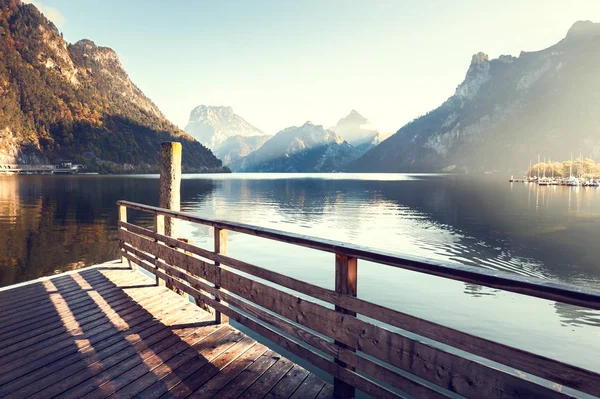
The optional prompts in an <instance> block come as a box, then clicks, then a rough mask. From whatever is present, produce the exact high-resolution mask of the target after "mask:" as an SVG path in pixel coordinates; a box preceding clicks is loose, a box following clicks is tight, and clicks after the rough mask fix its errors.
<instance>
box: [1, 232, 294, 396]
mask: <svg viewBox="0 0 600 399" xmlns="http://www.w3.org/2000/svg"><path fill="white" fill-rule="evenodd" d="M122 246H123V248H128V249H129V250H131V251H137V254H138V255H140V254H143V255H145V256H146V257H147V258H148V260H149V261H151V262H155V263H156V260H155V259H154V257H153V256H151V255H149V254H148V253H146V252H144V251H141V250H138V249H134V248H132V247H130V246H128V244H125V243H122ZM129 250H125V249H124V250H123V252H122V253H123V255H124V256H127V257H128V258H129V259H131V260H132V261H135V263H136V264H137V263H144V264H146V267H148V269H149V270H150V271H157V272H158V273H163V276H164V277H165V278H166V279H170V280H173V281H175V280H177V281H179V279H177V278H176V277H174V276H167V275H166V273H165V271H164V270H162V269H160V267H159V268H158V269H156V268H155V267H154V265H152V264H148V262H146V261H143V260H142V259H140V258H138V257H137V256H136V255H135V254H134V253H133V252H129ZM129 259H128V261H129ZM159 262H161V261H159ZM163 263H164V262H163ZM159 265H160V263H159ZM164 265H165V266H166V267H170V268H171V269H170V270H172V271H177V272H178V273H182V274H181V276H189V275H188V274H187V272H186V271H185V270H184V269H181V268H179V267H175V266H171V265H167V264H166V263H164ZM211 266H213V267H214V265H211ZM54 281H56V283H55V282H54ZM149 283H150V284H149ZM179 284H182V285H185V286H187V287H189V288H190V289H191V287H190V286H189V285H187V284H188V283H183V282H182V281H179ZM205 284H208V283H205ZM61 287H64V288H65V290H66V293H65V295H64V297H63V296H62V291H61ZM23 288H24V289H25V291H23V292H21V291H20V290H19V289H18V288H16V289H14V290H11V291H12V292H11V295H3V296H1V297H2V299H10V298H11V297H12V294H14V295H15V296H14V298H19V297H21V298H24V299H25V298H27V297H28V296H29V295H34V296H35V299H34V300H33V302H30V303H38V302H40V303H42V304H45V307H43V306H42V307H39V308H38V309H37V313H35V315H36V317H37V318H38V320H39V323H38V324H35V328H29V327H30V324H31V323H29V322H30V320H28V316H29V314H28V312H27V311H26V307H25V308H23V309H22V310H21V311H18V312H16V313H12V314H11V315H10V317H7V318H4V319H3V321H0V331H1V332H4V334H5V335H4V337H5V338H7V340H4V341H2V342H0V345H2V349H4V350H5V352H4V355H3V356H0V370H1V372H0V397H7V398H23V397H32V398H47V397H57V398H61V397H64V398H70V397H89V398H94V397H102V398H104V397H107V396H111V397H114V398H120V397H132V396H135V395H141V397H151V396H146V395H145V393H148V392H153V391H155V388H156V387H161V386H163V385H162V384H165V386H167V387H176V386H178V385H180V384H179V383H180V382H181V378H182V377H183V376H184V375H185V376H186V378H188V380H189V381H193V384H194V385H193V389H192V391H195V392H190V393H191V394H192V395H199V396H202V397H204V396H205V395H209V396H213V395H214V394H216V393H218V392H219V391H221V390H226V389H227V388H228V386H229V384H230V383H232V381H233V380H237V381H238V382H240V381H241V382H242V384H239V383H238V384H237V385H236V386H235V387H234V390H236V391H239V390H240V389H241V390H242V392H243V391H245V390H246V388H247V387H248V386H250V385H251V384H252V383H253V382H254V379H248V378H245V379H238V378H237V377H239V376H240V373H242V372H244V371H245V370H248V369H249V368H251V367H252V369H251V370H255V371H257V370H260V369H261V368H264V367H265V364H264V362H262V361H261V359H262V358H263V355H264V354H265V352H267V351H268V349H267V348H266V347H265V346H263V345H261V344H258V343H256V341H255V340H253V339H251V338H249V337H247V336H245V335H244V334H242V333H241V332H239V331H237V330H235V329H234V328H232V327H231V326H229V325H228V324H221V325H216V324H215V323H214V322H213V317H212V315H210V314H209V313H207V312H205V311H203V310H201V309H200V308H198V307H196V306H194V305H193V304H192V303H189V302H188V301H186V300H185V299H184V298H182V297H181V296H179V295H177V294H175V293H174V292H172V291H170V290H167V289H166V288H165V287H158V286H155V285H154V284H153V282H152V281H151V280H149V279H148V278H147V277H145V276H143V275H142V274H141V273H139V272H138V271H133V270H130V269H129V268H128V267H126V266H125V265H124V266H123V267H122V268H121V267H108V268H106V269H103V268H98V269H95V270H94V271H85V272H82V273H81V275H80V274H79V273H74V274H73V277H68V278H65V277H64V276H57V278H55V279H51V280H50V282H49V283H46V285H45V286H44V285H40V286H37V287H29V286H24V287H23ZM44 295H45V296H46V300H43V297H44ZM0 302H1V300H0ZM225 305H226V304H225V303H223V304H222V306H224V307H225ZM97 316H100V317H98V318H96V317H97ZM0 317H1V316H0ZM58 320H59V321H60V322H61V323H64V324H63V326H62V327H61V328H58V323H57V321H58ZM24 329H25V330H24ZM23 331H29V333H25V334H20V333H23ZM14 345H18V350H14V349H17V347H15V346H14ZM0 350H1V349H0ZM255 362H259V363H258V364H257V366H256V367H253V365H254V363H255ZM303 372H304V371H303ZM246 374H248V373H246ZM292 388H293V389H294V390H295V387H290V388H289V389H290V390H291V389H292ZM158 391H160V390H158ZM162 392H163V393H165V392H169V389H168V388H167V389H166V390H165V391H162Z"/></svg>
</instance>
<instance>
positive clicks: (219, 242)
mask: <svg viewBox="0 0 600 399" xmlns="http://www.w3.org/2000/svg"><path fill="white" fill-rule="evenodd" d="M214 241H215V254H221V255H227V230H224V229H221V228H219V227H215V228H214ZM220 265H221V264H220V263H219V262H215V266H216V268H215V272H216V273H215V288H216V289H219V288H220V286H221V267H220ZM215 300H216V301H217V302H220V301H221V300H220V299H219V298H215ZM227 321H228V318H227V316H225V315H224V314H221V312H219V311H218V310H215V323H217V324H221V323H227Z"/></svg>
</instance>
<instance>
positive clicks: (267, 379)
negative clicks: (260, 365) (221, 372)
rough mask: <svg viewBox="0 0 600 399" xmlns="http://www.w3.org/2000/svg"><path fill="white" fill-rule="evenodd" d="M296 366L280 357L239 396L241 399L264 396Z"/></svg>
mask: <svg viewBox="0 0 600 399" xmlns="http://www.w3.org/2000/svg"><path fill="white" fill-rule="evenodd" d="M292 367H294V364H293V363H292V362H290V361H289V360H287V359H283V358H282V359H279V360H278V361H277V363H275V364H274V365H272V366H271V367H269V369H268V370H267V371H265V372H264V373H263V375H261V376H260V378H258V379H257V380H256V381H254V383H253V384H252V385H250V387H248V389H246V390H245V391H244V393H243V394H242V395H240V396H239V398H240V399H253V398H262V397H264V396H265V395H266V394H267V393H269V391H270V390H271V389H273V387H274V386H275V385H277V383H278V382H279V380H281V379H282V378H283V376H284V375H286V373H287V372H288V371H290V370H291V369H292Z"/></svg>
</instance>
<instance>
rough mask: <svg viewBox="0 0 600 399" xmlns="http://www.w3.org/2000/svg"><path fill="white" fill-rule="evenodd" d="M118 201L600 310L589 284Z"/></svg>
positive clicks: (598, 296)
mask: <svg viewBox="0 0 600 399" xmlns="http://www.w3.org/2000/svg"><path fill="white" fill-rule="evenodd" d="M117 203H118V204H119V205H124V206H127V207H128V208H132V209H138V210H141V211H146V212H151V213H157V214H162V215H166V216H172V217H175V218H178V219H181V220H187V221H190V222H194V223H200V224H204V225H209V226H213V227H218V228H221V229H226V230H231V231H236V232H239V233H244V234H248V235H252V236H256V237H262V238H266V239H270V240H275V241H279V242H284V243H290V244H294V245H298V246H303V247H306V248H312V249H317V250H321V251H325V252H331V253H334V254H340V255H345V256H348V257H353V258H358V259H362V260H366V261H370V262H375V263H380V264H384V265H388V266H392V267H397V268H402V269H406V270H412V271H417V272H420V273H424V274H429V275H433V276H438V277H443V278H448V279H452V280H457V281H462V282H466V283H471V284H478V285H484V286H488V287H492V288H498V289H501V290H505V291H510V292H515V293H518V294H524V295H529V296H535V297H538V298H543V299H548V300H552V301H557V302H563V303H569V304H572V305H576V306H584V307H588V308H591V309H597V310H600V292H598V291H597V290H592V289H588V288H583V287H577V286H572V285H567V284H561V283H557V282H553V281H545V280H540V279H534V278H527V277H522V276H517V275H514V274H511V273H507V272H500V271H494V270H490V269H484V268H478V267H472V266H463V265H449V264H442V263H439V262H435V261H429V260H428V261H427V262H424V261H422V260H420V259H415V258H409V257H399V256H397V255H395V254H391V253H386V252H383V251H378V250H373V249H369V248H363V247H359V246H354V245H351V244H347V243H342V242H338V241H332V240H325V239H317V238H314V237H308V236H303V235H300V234H294V233H287V232H281V231H278V230H273V229H269V228H263V227H255V226H249V225H245V224H241V223H233V222H224V221H213V220H207V219H204V218H200V217H196V216H192V215H188V214H186V213H182V212H175V211H169V210H166V209H161V208H157V207H152V206H147V205H140V204H136V203H133V202H129V201H118V202H117Z"/></svg>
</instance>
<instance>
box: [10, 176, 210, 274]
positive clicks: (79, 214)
mask: <svg viewBox="0 0 600 399" xmlns="http://www.w3.org/2000/svg"><path fill="white" fill-rule="evenodd" d="M213 187H214V184H212V183H207V182H199V183H191V184H185V185H184V189H183V190H182V197H183V198H184V200H188V199H189V200H192V201H194V202H198V201H202V200H203V198H205V197H206V196H207V195H208V194H209V193H210V191H211V190H212V188H213ZM118 199H128V200H131V201H136V202H143V203H148V204H153V205H157V204H158V181H157V180H156V179H146V178H131V177H129V178H124V177H99V176H89V177H82V176H64V177H61V176H18V177H17V176H8V177H1V178H0V229H1V230H2V232H3V238H2V240H0V285H2V286H5V285H10V284H14V283H17V282H21V281H27V280H31V279H34V278H37V277H40V276H47V275H51V274H53V273H55V272H58V271H66V270H72V269H78V268H81V267H84V266H88V265H92V264H97V263H102V262H105V261H107V260H111V259H115V258H117V256H118V245H117V232H116V221H117V216H118V213H117V207H116V204H115V202H116V201H117V200H118ZM130 218H131V220H133V221H134V222H136V223H138V222H139V223H141V224H149V223H151V220H152V219H151V218H150V217H149V216H148V215H143V214H136V213H134V212H133V213H132V214H131V215H130Z"/></svg>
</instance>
